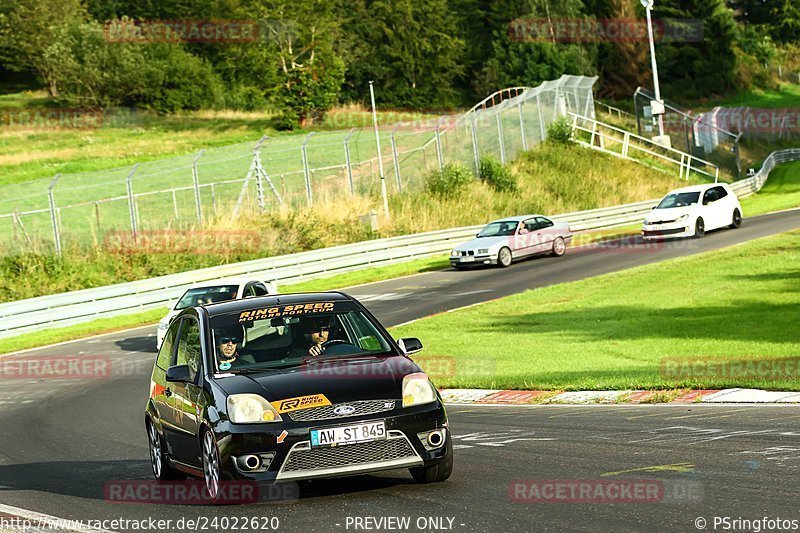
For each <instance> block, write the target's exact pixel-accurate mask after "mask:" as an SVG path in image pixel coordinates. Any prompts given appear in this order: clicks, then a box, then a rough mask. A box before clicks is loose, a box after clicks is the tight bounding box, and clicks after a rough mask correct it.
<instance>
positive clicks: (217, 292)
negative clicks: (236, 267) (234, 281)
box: [175, 285, 239, 310]
mask: <svg viewBox="0 0 800 533" xmlns="http://www.w3.org/2000/svg"><path fill="white" fill-rule="evenodd" d="M237 292H239V286H238V285H219V286H216V287H197V288H195V289H189V290H188V291H186V292H185V293H184V295H183V296H181V299H180V300H179V301H178V305H176V306H175V309H176V310H179V309H186V308H187V307H194V306H196V305H207V304H212V303H217V302H224V301H226V300H235V299H236V293H237Z"/></svg>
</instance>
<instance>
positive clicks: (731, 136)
mask: <svg viewBox="0 0 800 533" xmlns="http://www.w3.org/2000/svg"><path fill="white" fill-rule="evenodd" d="M653 100H655V96H654V95H653V93H651V92H650V91H648V90H647V89H644V88H642V87H639V88H638V89H636V92H635V93H634V95H633V104H634V109H635V115H636V124H637V131H638V134H639V135H641V136H642V137H648V138H652V137H653V136H654V135H658V126H657V122H656V118H655V117H654V116H653V115H652V112H651V105H650V104H651V102H652V101H653ZM664 108H665V113H664V115H663V122H664V135H668V136H669V138H670V142H671V146H672V147H673V148H676V149H678V150H680V151H682V152H686V153H687V154H690V155H692V156H694V157H697V158H699V159H705V160H707V161H710V162H711V163H714V164H715V165H717V166H718V167H719V168H720V170H721V171H722V172H724V173H725V174H726V175H727V176H729V177H732V178H734V179H739V178H741V176H742V164H741V158H740V152H739V134H738V133H734V132H731V131H728V130H727V129H725V128H724V127H720V126H718V125H717V123H716V122H715V121H714V120H712V118H710V117H708V116H706V115H705V114H697V115H696V114H693V113H692V112H691V111H689V110H684V109H681V108H680V107H679V106H678V105H677V104H675V103H673V102H670V101H669V100H664Z"/></svg>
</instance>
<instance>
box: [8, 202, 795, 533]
mask: <svg viewBox="0 0 800 533" xmlns="http://www.w3.org/2000/svg"><path fill="white" fill-rule="evenodd" d="M798 227H800V210H794V211H789V212H784V213H778V214H773V215H766V216H761V217H757V218H751V219H746V220H745V223H744V225H743V226H742V228H740V229H738V230H735V231H732V230H722V231H717V232H713V233H710V234H708V235H707V236H706V237H705V238H704V239H700V240H688V241H674V242H667V243H664V244H660V245H656V246H654V245H652V244H649V243H648V244H643V243H641V242H639V241H638V240H636V241H635V242H633V243H629V244H630V245H628V246H618V245H615V244H613V243H612V244H610V245H606V246H601V247H593V248H582V249H572V250H570V251H569V252H568V254H567V255H566V256H565V257H563V258H550V257H543V258H538V259H534V260H529V261H525V262H522V263H519V264H515V265H513V266H512V267H510V268H508V269H504V270H500V269H481V270H475V271H467V272H455V271H441V272H430V273H426V274H421V275H417V276H413V277H409V278H403V279H398V280H392V281H387V282H381V283H375V284H370V285H364V286H361V287H356V288H354V289H352V290H351V291H348V292H350V293H351V294H353V295H354V296H357V297H361V298H363V299H364V301H365V303H366V305H367V306H368V307H369V308H370V309H371V310H372V311H373V312H374V313H375V314H376V315H377V316H378V318H379V319H381V320H382V321H383V322H384V323H385V324H387V325H396V324H399V323H403V322H407V321H410V320H413V319H416V318H419V317H422V316H426V315H429V314H432V313H436V312H442V311H445V310H447V309H452V308H456V307H461V306H463V305H469V304H472V303H476V302H479V301H485V300H488V299H493V298H497V297H501V296H505V295H508V294H512V293H515V292H519V291H522V290H526V289H529V288H535V287H540V286H544V285H551V284H554V283H561V282H565V281H572V280H576V279H581V278H585V277H588V276H593V275H598V274H603V273H606V272H612V271H617V270H621V269H625V268H629V267H633V266H637V265H641V264H646V263H652V262H655V261H660V260H663V259H668V258H673V257H679V256H684V255H688V254H693V253H698V252H703V251H708V250H714V249H718V248H721V247H725V246H730V245H732V244H736V243H739V242H744V241H747V240H751V239H754V238H758V237H763V236H767V235H770V234H774V233H778V232H783V231H787V230H791V229H795V228H798ZM154 333H155V331H154V328H153V327H152V326H150V327H147V328H139V329H136V330H129V331H127V332H120V333H116V334H110V335H104V336H99V337H95V338H93V339H84V340H81V341H75V342H70V343H65V344H62V345H58V346H54V347H50V348H45V349H40V350H32V351H30V352H26V353H25V355H24V356H25V357H26V358H33V357H43V358H46V357H55V356H75V355H80V356H83V357H86V358H91V357H100V358H106V360H109V359H110V361H111V362H112V370H111V371H110V372H108V373H107V374H105V375H101V376H97V379H92V380H64V379H61V380H55V379H51V380H46V381H45V380H30V379H22V378H14V377H8V376H5V377H4V378H3V379H0V427H2V438H0V503H2V504H5V505H10V506H15V507H20V508H24V509H28V510H32V511H37V512H40V513H45V514H48V515H53V516H57V517H62V518H71V519H76V520H98V519H116V518H125V519H139V520H142V519H147V518H151V517H152V518H155V519H171V520H173V524H177V522H178V520H179V519H181V518H184V519H186V518H199V517H204V519H205V518H208V519H209V520H210V519H212V518H213V517H234V516H235V517H267V518H268V517H278V518H279V520H280V527H279V529H278V530H282V531H366V530H395V531H397V530H406V531H419V530H426V531H437V530H445V531H446V530H453V531H539V530H586V531H589V530H591V531H597V530H607V531H611V530H614V531H619V530H645V531H648V530H680V531H696V530H697V529H696V525H700V526H703V522H702V520H706V527H707V529H708V530H712V529H713V521H714V517H718V519H719V520H721V519H722V518H724V517H727V518H728V519H729V520H734V519H747V520H762V519H763V518H764V517H767V519H781V520H800V507H798V505H797V483H796V480H797V478H798V474H800V440H798V438H800V429H798V426H799V425H800V411H799V410H798V409H797V407H793V406H755V405H752V406H741V405H740V406H724V405H689V406H674V405H669V406H666V405H664V406H653V405H642V406H530V407H495V406H451V407H450V408H449V412H450V422H451V427H452V430H453V434H454V444H455V448H456V449H455V454H456V455H455V470H454V474H453V477H452V478H451V479H450V480H449V481H447V482H445V483H442V484H439V485H427V486H424V485H416V484H414V483H413V481H412V480H411V477H410V476H409V475H408V473H407V472H405V471H398V472H393V473H388V474H381V475H375V476H361V477H355V478H347V479H344V480H341V479H339V480H321V481H315V482H304V483H301V484H300V485H299V486H287V487H285V488H284V489H282V490H283V492H281V493H280V495H281V496H283V497H284V498H285V499H283V500H282V501H278V502H268V503H258V504H251V505H246V506H235V507H232V506H218V507H211V506H199V505H167V504H162V503H155V504H141V503H110V502H107V501H106V495H107V494H108V490H109V486H114V485H115V484H118V483H120V482H130V481H147V480H150V479H152V475H151V471H150V465H149V461H148V450H147V439H146V435H145V432H144V429H143V408H144V403H145V399H146V397H147V390H148V380H149V373H150V369H151V366H152V360H153V355H154V352H155V337H154ZM423 341H424V339H423ZM3 357H9V356H0V360H2V358H3ZM11 357H18V356H16V355H15V356H11ZM578 480H582V483H583V485H581V486H582V487H585V486H587V484H588V486H591V487H593V488H595V489H596V488H598V487H600V488H603V490H608V492H607V493H604V494H609V495H610V494H611V487H614V486H616V487H617V488H619V486H622V485H624V484H626V483H631V480H633V481H635V484H636V486H646V487H648V490H650V489H651V488H653V487H655V489H653V490H654V491H653V492H647V493H646V494H647V495H649V497H647V498H643V497H641V495H638V496H636V497H634V498H632V499H631V500H630V501H628V502H627V503H619V502H617V503H605V502H603V501H602V498H599V499H598V496H597V493H593V494H594V496H593V497H592V498H588V497H584V498H581V497H576V496H575V493H570V492H569V490H567V489H564V487H567V488H569V487H570V486H572V487H573V489H574V487H575V486H576V485H575V484H576V482H577V481H578ZM620 480H623V481H620ZM557 482H559V483H557ZM556 486H557V487H560V488H558V489H553V487H556ZM104 489H105V491H104ZM550 489H552V490H550ZM553 490H556V491H557V492H553ZM565 490H566V492H565ZM558 491H560V492H558ZM553 494H558V496H557V497H553ZM580 494H582V495H583V496H586V495H587V494H588V493H586V494H584V493H580ZM634 494H635V493H634ZM537 495H538V496H537ZM537 497H538V498H539V500H538V501H534V500H536V498H537ZM389 517H396V518H397V519H403V518H409V519H410V522H409V526H408V527H407V528H404V527H400V528H398V527H393V526H398V522H395V521H391V522H387V521H386V519H388V518H389ZM367 518H369V520H366V519H367ZM429 519H430V520H429ZM378 520H384V521H383V522H378ZM696 521H697V522H696ZM729 523H730V524H733V522H729ZM359 525H360V527H359ZM734 525H735V524H734ZM798 527H800V526H798ZM169 529H171V530H176V531H181V530H183V531H188V530H189V529H188V528H186V527H183V528H181V527H180V526H179V525H173V526H172V527H170V528H169ZM229 529H231V528H229ZM701 529H702V527H701ZM717 529H718V530H721V529H722V526H721V525H718V526H717ZM742 529H754V528H753V527H750V528H742ZM761 529H762V530H763V529H766V527H764V526H762V527H761ZM211 530H214V529H213V528H212V529H211ZM217 530H222V529H217Z"/></svg>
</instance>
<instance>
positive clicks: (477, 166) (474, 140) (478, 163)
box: [469, 116, 481, 178]
mask: <svg viewBox="0 0 800 533" xmlns="http://www.w3.org/2000/svg"><path fill="white" fill-rule="evenodd" d="M469 128H470V130H472V131H471V133H472V156H473V157H474V158H475V175H476V176H478V177H479V178H480V177H481V155H480V151H479V150H478V130H477V129H476V128H475V117H474V116H473V117H472V121H471V122H470V124H469Z"/></svg>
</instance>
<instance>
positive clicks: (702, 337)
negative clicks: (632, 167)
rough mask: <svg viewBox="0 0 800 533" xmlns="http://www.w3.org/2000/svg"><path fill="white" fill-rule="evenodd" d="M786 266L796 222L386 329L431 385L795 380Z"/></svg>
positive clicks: (797, 341)
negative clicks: (412, 342) (408, 348)
mask: <svg viewBox="0 0 800 533" xmlns="http://www.w3.org/2000/svg"><path fill="white" fill-rule="evenodd" d="M798 264H800V232H791V233H786V234H782V235H779V236H776V237H770V238H765V239H760V240H757V241H753V242H751V243H747V244H743V245H740V246H735V247H731V248H728V249H725V250H722V251H714V252H710V253H706V254H702V255H700V256H694V257H688V258H681V259H675V260H671V261H665V262H661V263H658V264H653V265H648V266H643V267H638V268H635V269H631V270H626V271H624V272H619V273H614V274H609V275H605V276H600V277H596V278H591V279H587V280H583V281H578V282H574V283H568V284H563V285H556V286H552V287H547V288H543V289H537V290H533V291H527V292H525V293H521V294H518V295H515V296H510V297H508V298H503V299H500V300H496V301H493V302H489V303H486V304H484V305H479V306H475V307H471V308H465V309H462V310H459V311H454V312H450V313H444V314H441V315H437V316H433V317H429V318H426V319H422V320H419V321H417V322H415V323H412V324H409V325H406V326H402V327H397V328H393V330H392V333H393V335H395V336H396V337H411V336H414V337H419V338H420V339H421V340H422V342H423V344H424V345H425V347H426V349H425V352H424V355H423V356H421V357H420V362H421V364H422V365H423V368H425V366H426V365H430V366H435V368H434V369H433V370H434V371H433V372H432V375H433V377H434V380H435V381H436V384H437V386H439V387H457V388H462V387H463V388H473V387H474V388H496V389H540V390H589V389H594V390H611V389H655V390H675V389H682V388H690V389H715V388H726V387H753V388H763V389H775V390H798V387H800V379H798V371H796V370H795V371H791V368H797V367H798V365H797V359H798V358H799V357H800V330H799V329H798V328H797V323H798V320H800V269H798V266H797V265H798ZM786 358H790V359H789V360H788V361H787V360H786ZM782 359H784V361H781V360H782ZM792 360H793V361H794V366H793V367H792V366H791V364H790V363H792ZM759 361H764V362H767V363H768V364H771V362H772V361H777V366H776V367H773V366H769V368H770V369H772V370H768V371H767V375H766V377H760V375H759V374H757V373H756V372H755V371H754V370H753V369H752V368H750V367H748V364H751V363H753V362H759ZM676 362H677V363H680V365H683V366H680V365H679V366H675V364H674V363H676ZM686 362H689V363H694V364H695V366H689V367H687V366H686V365H685V364H684V363H686ZM783 364H786V365H787V366H786V367H785V368H788V369H789V370H787V371H785V372H784V371H781V368H784V367H783V366H782V365H783ZM715 365H716V366H715ZM775 368H777V370H775Z"/></svg>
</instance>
